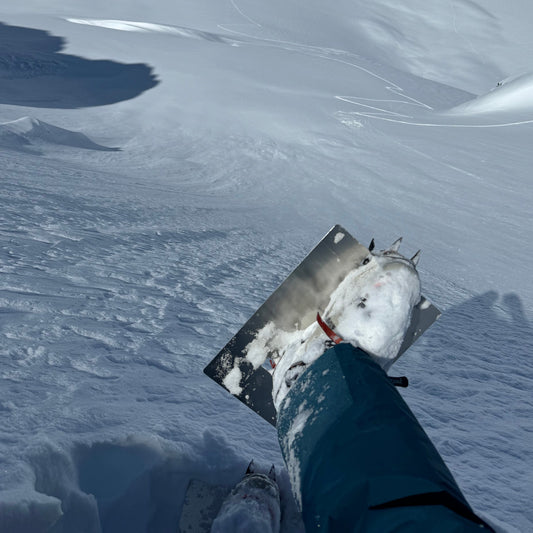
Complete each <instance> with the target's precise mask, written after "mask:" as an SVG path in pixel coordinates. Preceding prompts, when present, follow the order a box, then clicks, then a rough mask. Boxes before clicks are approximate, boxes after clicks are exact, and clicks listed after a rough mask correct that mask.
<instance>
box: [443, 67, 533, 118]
mask: <svg viewBox="0 0 533 533" xmlns="http://www.w3.org/2000/svg"><path fill="white" fill-rule="evenodd" d="M531 111H533V73H528V74H522V75H520V76H516V77H513V78H507V79H505V80H503V81H501V82H499V83H498V85H497V86H496V87H495V88H494V89H492V90H491V91H490V92H488V93H487V94H483V95H481V96H478V97H477V98H475V99H474V100H471V101H469V102H466V103H464V104H461V105H459V106H457V107H455V108H453V109H451V110H450V111H449V113H451V114H472V115H474V114H481V113H502V112H531Z"/></svg>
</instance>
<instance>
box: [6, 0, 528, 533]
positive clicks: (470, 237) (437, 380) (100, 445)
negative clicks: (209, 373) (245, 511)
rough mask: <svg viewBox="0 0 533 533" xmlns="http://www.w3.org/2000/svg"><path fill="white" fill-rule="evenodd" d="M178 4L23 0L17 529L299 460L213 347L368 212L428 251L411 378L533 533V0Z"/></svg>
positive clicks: (366, 229) (143, 514)
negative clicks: (424, 306) (246, 401)
mask: <svg viewBox="0 0 533 533" xmlns="http://www.w3.org/2000/svg"><path fill="white" fill-rule="evenodd" d="M152 4H153V3H151V2H150V3H149V2H135V3H134V5H131V2H127V1H124V0H117V1H114V2H104V1H101V0H95V1H93V2H91V3H87V2H81V1H79V0H76V1H73V2H65V1H64V0H51V1H49V2H47V3H46V4H44V3H43V2H40V1H37V0H26V1H25V2H24V3H21V2H14V1H12V0H6V1H5V2H3V4H2V6H1V7H0V22H1V23H2V25H0V177H1V183H2V187H1V189H0V197H1V204H0V205H1V209H0V273H1V275H0V337H1V342H0V392H1V394H0V464H1V471H2V475H1V476H0V524H1V525H3V526H5V527H6V528H7V527H8V526H9V527H11V528H13V527H15V526H14V524H16V528H17V529H16V530H17V531H46V530H49V528H50V525H51V524H53V523H56V525H55V526H54V528H53V529H52V531H74V530H80V531H91V532H92V531H94V532H96V531H122V530H124V531H126V530H127V531H146V530H150V531H165V530H168V528H173V527H175V524H176V523H177V521H178V518H179V513H180V510H181V504H182V501H183V494H184V491H185V488H186V486H187V483H188V481H189V479H191V478H193V477H197V478H201V479H203V480H206V481H210V482H217V483H225V484H232V483H235V482H236V481H237V480H238V479H239V478H240V476H241V475H242V473H243V472H244V470H245V468H246V465H247V464H248V462H249V460H250V459H251V458H252V457H255V459H256V463H258V464H261V465H264V466H265V467H268V466H269V465H270V464H271V463H275V464H276V466H277V470H278V471H281V470H282V461H281V456H280V453H279V449H278V444H277V439H276V435H275V432H274V430H273V429H272V428H270V426H268V424H266V422H264V421H263V420H261V419H259V417H257V416H255V415H254V414H253V413H252V412H248V411H247V410H246V408H245V407H243V406H242V405H241V404H240V403H239V402H237V401H235V400H234V399H233V398H231V397H230V396H229V395H228V394H227V393H225V392H224V391H223V390H222V389H220V388H219V387H217V386H216V385H215V384H214V383H210V382H209V381H208V380H207V379H206V378H205V377H204V376H203V374H202V372H201V370H202V368H203V366H205V364H206V363H207V362H208V361H209V360H210V359H211V357H213V356H214V355H215V354H216V352H217V351H218V350H219V349H220V348H221V347H222V346H223V345H224V344H225V342H226V341H227V340H228V339H229V338H230V337H231V336H232V335H233V333H234V332H235V331H236V330H237V329H238V328H239V327H240V325H241V324H242V323H243V322H244V321H245V320H246V319H247V318H248V317H249V316H250V315H251V314H252V313H253V311H254V310H255V309H256V308H257V307H258V306H259V305H260V304H261V303H262V301H263V300H264V299H265V298H266V297H267V296H268V295H269V293H270V292H271V291H272V290H273V289H274V288H275V287H276V286H277V284H278V283H279V282H281V280H282V279H283V278H284V276H286V275H287V274H288V273H289V272H290V271H291V269H292V268H294V267H295V266H296V265H297V264H298V262H299V261H300V260H301V259H302V258H303V257H304V255H305V253H306V252H307V251H308V250H309V249H310V248H311V247H312V246H313V245H314V244H315V243H316V241H317V240H318V239H319V238H320V237H321V236H322V235H323V234H324V233H326V231H327V230H328V229H329V228H330V227H331V226H332V225H333V224H334V223H341V224H343V225H344V226H346V227H347V229H349V230H350V231H351V232H352V233H353V234H354V235H355V236H356V237H357V238H358V239H360V240H362V241H363V242H364V241H365V240H368V241H370V239H371V238H372V237H374V236H375V237H376V239H377V245H378V247H385V246H387V245H389V244H390V243H391V242H392V241H393V240H394V239H395V238H396V237H398V236H400V235H403V236H404V238H405V239H404V243H405V244H404V247H405V249H406V253H408V252H409V251H412V252H413V253H414V252H415V251H416V250H417V249H418V248H422V250H423V254H422V258H421V262H420V265H419V271H420V274H421V279H422V285H423V292H424V294H426V295H427V296H429V297H430V298H431V299H432V300H433V301H434V302H435V304H436V305H438V306H439V307H440V308H441V309H442V310H443V311H444V315H443V317H442V319H441V320H440V321H439V323H438V324H436V325H435V326H433V327H432V329H431V330H430V331H429V332H427V333H426V334H425V335H424V337H423V339H422V340H421V341H419V343H418V344H417V345H415V346H413V347H412V348H411V349H410V350H409V352H408V353H407V354H406V355H405V356H404V357H403V358H402V359H401V360H400V362H399V363H397V370H395V372H405V373H406V374H407V375H409V377H410V379H411V383H412V386H411V387H410V388H409V389H407V391H406V392H404V393H403V394H404V397H405V398H406V399H407V401H408V402H409V404H410V405H411V407H412V408H413V410H414V411H415V413H416V415H417V416H418V417H419V418H420V421H421V423H422V424H423V426H424V427H425V428H426V430H427V431H428V433H429V434H430V436H431V438H432V439H433V440H434V442H435V444H436V445H437V447H438V449H439V450H440V452H441V453H442V455H443V456H444V458H445V460H446V461H447V463H448V465H449V466H450V468H451V470H452V471H453V473H454V474H455V475H456V477H457V479H458V481H459V484H460V485H461V487H462V488H463V490H464V492H465V495H466V497H467V498H468V499H469V501H470V502H471V503H472V505H473V506H474V508H475V509H476V510H477V511H479V512H480V513H482V515H483V516H484V517H485V518H487V519H489V520H492V521H493V522H494V523H496V524H499V525H500V526H501V529H502V530H503V531H515V530H519V531H528V530H531V529H532V528H533V514H532V512H531V509H530V505H529V502H530V501H531V499H532V498H533V492H532V491H533V483H532V482H531V480H532V478H533V466H532V465H533V461H532V457H531V450H530V448H531V434H532V431H533V422H532V420H533V400H532V397H531V388H532V385H533V383H532V379H531V375H532V371H533V362H532V357H531V354H532V353H533V350H532V348H533V341H532V333H533V331H532V329H533V327H532V325H531V320H532V319H533V306H532V304H531V302H532V299H533V287H532V285H531V276H530V264H531V261H532V252H531V249H532V245H533V242H532V238H531V230H530V227H531V225H532V222H533V221H532V218H533V217H532V213H531V205H532V204H533V188H532V187H531V155H530V154H531V152H530V145H531V142H530V139H531V136H532V133H533V124H532V123H533V91H532V82H531V73H533V65H531V62H530V57H531V52H532V47H533V42H532V41H533V38H532V37H531V35H532V32H531V26H530V23H529V22H528V21H529V20H530V19H531V15H533V12H532V8H531V6H530V5H529V3H528V2H526V1H525V0H516V1H515V2H513V4H512V5H511V6H508V5H502V4H501V3H500V2H496V0H487V1H485V2H483V3H481V2H479V1H476V2H474V1H471V0H454V1H452V2H449V3H445V4H442V5H441V4H439V3H437V2H432V3H427V2H422V1H421V0H407V1H405V2H402V4H401V6H399V5H398V3H394V2H390V1H388V0H379V1H376V2H372V3H371V4H369V3H367V2H361V1H357V2H353V1H348V0H338V1H336V2H335V3H334V5H333V6H330V5H326V4H324V3H323V2H319V1H318V0H313V1H309V2H306V3H305V7H302V3H301V2H296V1H295V0H284V1H281V0H273V1H271V2H268V3H264V2H263V3H261V2H258V1H257V0H228V1H214V0H202V1H195V2H186V1H185V0H180V1H179V2H174V1H170V0H165V1H160V2H157V3H156V4H155V5H152ZM499 82H502V83H501V84H499ZM267 426H268V427H267ZM282 479H283V480H284V482H283V483H282V489H283V491H282V492H284V493H285V495H286V493H287V490H288V488H287V482H286V477H283V475H282ZM284 501H285V502H286V503H285V505H288V506H289V508H287V509H285V514H284V523H283V527H284V531H298V528H299V527H301V525H298V522H297V516H296V514H295V511H294V509H293V508H292V507H291V503H290V500H289V498H287V497H285V498H284ZM2 520H3V521H4V522H2ZM6 524H7V525H6ZM0 529H1V528H0ZM7 530H9V529H7Z"/></svg>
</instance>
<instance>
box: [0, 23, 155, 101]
mask: <svg viewBox="0 0 533 533" xmlns="http://www.w3.org/2000/svg"><path fill="white" fill-rule="evenodd" d="M64 46H65V40H64V39H63V38H61V37H57V36H54V35H50V33H48V32H46V31H43V30H37V29H33V28H24V27H20V26H11V25H8V24H4V23H0V81H1V83H0V104H10V105H19V106H32V107H52V108H64V109H70V108H78V107H89V106H100V105H106V104H113V103H116V102H120V101H122V100H128V99H130V98H134V97H136V96H138V95H139V94H141V93H142V92H144V91H146V90H148V89H151V88H152V87H154V86H155V85H156V84H157V81H156V79H155V76H154V74H153V73H152V69H151V68H150V67H149V66H147V65H144V64H141V63H137V64H129V65H127V64H121V63H118V62H116V61H106V60H89V59H84V58H82V57H77V56H73V55H68V54H63V53H61V50H62V49H63V47H64Z"/></svg>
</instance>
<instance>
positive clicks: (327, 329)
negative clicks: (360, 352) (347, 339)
mask: <svg viewBox="0 0 533 533" xmlns="http://www.w3.org/2000/svg"><path fill="white" fill-rule="evenodd" d="M316 321H317V322H318V325H319V326H320V327H321V328H322V330H323V331H324V333H325V334H326V335H327V336H328V337H329V338H330V339H331V340H332V341H333V342H334V343H335V344H339V343H340V342H343V341H344V339H343V338H342V337H341V336H340V335H337V334H336V333H335V332H334V331H333V330H332V329H331V328H330V327H329V326H328V325H327V324H326V323H325V322H324V321H323V320H322V317H321V316H320V313H317V314H316Z"/></svg>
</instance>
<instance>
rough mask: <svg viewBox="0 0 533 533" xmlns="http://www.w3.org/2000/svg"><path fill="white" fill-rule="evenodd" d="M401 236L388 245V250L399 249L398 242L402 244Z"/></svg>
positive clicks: (394, 250)
mask: <svg viewBox="0 0 533 533" xmlns="http://www.w3.org/2000/svg"><path fill="white" fill-rule="evenodd" d="M402 239H403V237H400V238H399V239H396V240H395V241H394V242H393V243H392V244H391V245H390V246H389V250H390V251H391V252H397V251H398V250H399V249H400V244H402Z"/></svg>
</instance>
